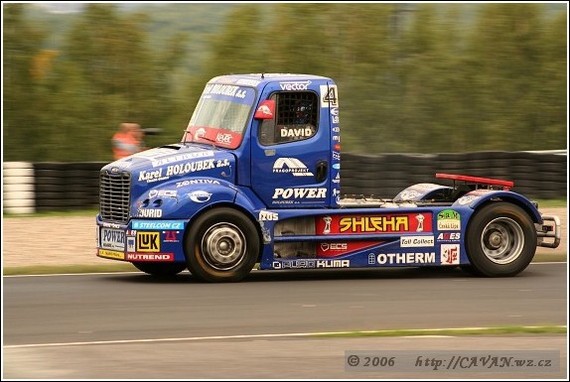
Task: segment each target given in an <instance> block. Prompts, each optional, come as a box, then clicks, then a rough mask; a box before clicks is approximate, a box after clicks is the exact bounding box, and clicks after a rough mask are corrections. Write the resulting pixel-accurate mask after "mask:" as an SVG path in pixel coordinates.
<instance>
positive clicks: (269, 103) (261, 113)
mask: <svg viewBox="0 0 570 382" xmlns="http://www.w3.org/2000/svg"><path fill="white" fill-rule="evenodd" d="M274 115H275V101H273V100H270V99H267V100H265V101H263V102H261V105H259V107H258V108H257V110H256V111H255V115H254V116H253V118H255V119H273V116H274Z"/></svg>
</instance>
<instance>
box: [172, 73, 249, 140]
mask: <svg viewBox="0 0 570 382" xmlns="http://www.w3.org/2000/svg"><path fill="white" fill-rule="evenodd" d="M254 100H255V89H253V88H248V87H243V86H236V85H224V84H208V85H206V87H205V88H204V91H203V92H202V96H201V97H200V100H199V101H198V106H196V110H194V114H192V118H191V119H190V123H189V124H188V127H187V128H186V131H185V132H184V136H183V137H182V142H199V143H214V144H215V145H216V146H220V147H227V148H230V149H235V148H237V147H238V146H239V145H240V144H241V141H242V138H243V134H244V132H245V127H246V123H247V119H248V117H249V115H250V113H251V108H252V106H253V102H254Z"/></svg>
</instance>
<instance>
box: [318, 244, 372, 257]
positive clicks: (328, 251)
mask: <svg viewBox="0 0 570 382" xmlns="http://www.w3.org/2000/svg"><path fill="white" fill-rule="evenodd" d="M379 244H381V242H371V241H351V242H341V243H338V242H334V243H328V242H323V243H318V244H317V257H335V256H340V255H343V254H345V253H350V252H355V251H359V250H361V249H364V248H369V247H374V246H376V245H379Z"/></svg>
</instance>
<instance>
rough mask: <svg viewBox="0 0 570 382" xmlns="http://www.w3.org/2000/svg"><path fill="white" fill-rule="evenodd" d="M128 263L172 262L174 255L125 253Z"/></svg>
mask: <svg viewBox="0 0 570 382" xmlns="http://www.w3.org/2000/svg"><path fill="white" fill-rule="evenodd" d="M127 260H128V261H174V253H127Z"/></svg>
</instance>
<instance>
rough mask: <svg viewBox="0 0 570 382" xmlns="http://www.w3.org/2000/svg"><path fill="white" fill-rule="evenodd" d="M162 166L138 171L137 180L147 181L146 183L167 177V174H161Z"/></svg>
mask: <svg viewBox="0 0 570 382" xmlns="http://www.w3.org/2000/svg"><path fill="white" fill-rule="evenodd" d="M162 170H163V169H162V168H159V169H157V170H153V171H147V170H142V171H141V172H140V173H139V182H143V181H144V182H147V183H154V182H158V181H159V180H164V179H168V177H167V176H163V175H162Z"/></svg>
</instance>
